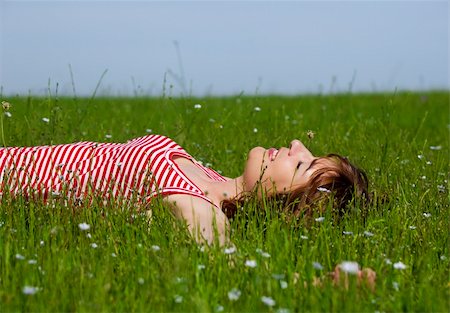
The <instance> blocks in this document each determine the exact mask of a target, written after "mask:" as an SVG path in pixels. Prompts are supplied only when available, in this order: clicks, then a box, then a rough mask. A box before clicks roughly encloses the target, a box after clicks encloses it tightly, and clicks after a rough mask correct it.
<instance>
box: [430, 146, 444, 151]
mask: <svg viewBox="0 0 450 313" xmlns="http://www.w3.org/2000/svg"><path fill="white" fill-rule="evenodd" d="M441 149H442V146H430V150H441Z"/></svg>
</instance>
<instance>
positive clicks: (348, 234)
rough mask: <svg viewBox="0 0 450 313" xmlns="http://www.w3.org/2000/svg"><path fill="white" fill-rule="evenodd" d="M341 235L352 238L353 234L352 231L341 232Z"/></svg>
mask: <svg viewBox="0 0 450 313" xmlns="http://www.w3.org/2000/svg"><path fill="white" fill-rule="evenodd" d="M342 233H343V234H344V235H347V236H353V232H352V231H343V232H342Z"/></svg>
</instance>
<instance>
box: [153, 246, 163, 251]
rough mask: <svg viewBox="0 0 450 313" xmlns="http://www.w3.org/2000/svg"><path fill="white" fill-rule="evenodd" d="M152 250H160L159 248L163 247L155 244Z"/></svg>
mask: <svg viewBox="0 0 450 313" xmlns="http://www.w3.org/2000/svg"><path fill="white" fill-rule="evenodd" d="M152 250H153V251H159V250H161V248H160V247H159V246H157V245H153V246H152Z"/></svg>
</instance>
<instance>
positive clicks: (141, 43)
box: [0, 0, 449, 96]
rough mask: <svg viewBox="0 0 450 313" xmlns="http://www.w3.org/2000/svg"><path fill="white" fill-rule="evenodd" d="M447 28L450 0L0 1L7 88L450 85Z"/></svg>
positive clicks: (107, 91)
mask: <svg viewBox="0 0 450 313" xmlns="http://www.w3.org/2000/svg"><path fill="white" fill-rule="evenodd" d="M448 29H449V2H448V1H358V2H357V1H346V2H344V1H314V2H313V1H227V2H225V1H223V2H221V1H203V2H201V1H178V2H174V1H17V0H16V1H8V0H0V87H1V88H2V91H1V93H2V94H3V95H13V94H29V93H31V94H40V95H41V94H46V93H47V92H48V90H50V91H51V92H52V93H53V94H54V93H56V91H57V92H58V94H60V95H69V96H73V95H74V94H75V95H77V96H90V95H92V94H93V93H94V92H95V90H96V89H97V94H102V95H109V96H133V95H140V96H156V95H161V94H162V93H165V94H172V95H196V96H206V95H235V94H240V93H243V94H247V95H254V94H304V93H329V92H348V91H352V92H361V91H362V92H366V91H369V92H373V91H374V92H379V91H388V92H389V91H392V92H393V91H395V90H430V89H449V30H448ZM97 86H98V88H97Z"/></svg>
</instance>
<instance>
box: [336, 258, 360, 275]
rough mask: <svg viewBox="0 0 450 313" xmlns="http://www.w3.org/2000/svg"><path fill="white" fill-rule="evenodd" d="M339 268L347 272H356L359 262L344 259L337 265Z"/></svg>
mask: <svg viewBox="0 0 450 313" xmlns="http://www.w3.org/2000/svg"><path fill="white" fill-rule="evenodd" d="M339 267H340V269H341V270H342V271H343V272H345V273H348V274H358V272H359V264H358V263H357V262H353V261H344V262H342V263H341V264H340V265H339Z"/></svg>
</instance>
